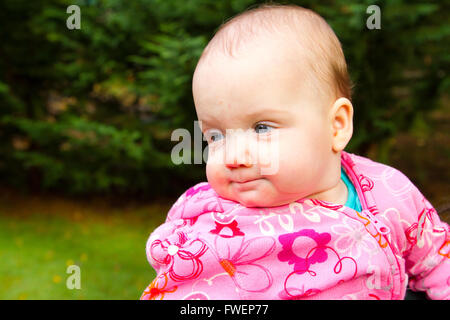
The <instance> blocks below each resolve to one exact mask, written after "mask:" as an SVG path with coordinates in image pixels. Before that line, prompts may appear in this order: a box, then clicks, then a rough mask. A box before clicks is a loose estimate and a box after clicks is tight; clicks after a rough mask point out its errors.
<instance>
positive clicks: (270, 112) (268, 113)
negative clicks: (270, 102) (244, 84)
mask: <svg viewBox="0 0 450 320" xmlns="http://www.w3.org/2000/svg"><path fill="white" fill-rule="evenodd" d="M243 115H244V117H245V120H248V119H252V118H258V117H263V116H264V117H266V118H267V119H261V120H269V119H270V118H271V117H277V116H278V117H280V116H285V117H287V116H289V113H288V112H287V111H285V110H278V109H270V108H267V109H260V110H256V111H254V112H250V113H245V112H243ZM199 120H200V121H201V122H204V123H205V124H210V123H211V122H218V123H220V122H221V119H218V118H216V117H214V116H212V115H208V116H207V117H206V119H199Z"/></svg>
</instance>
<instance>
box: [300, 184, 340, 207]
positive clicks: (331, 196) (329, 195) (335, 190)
mask: <svg viewBox="0 0 450 320" xmlns="http://www.w3.org/2000/svg"><path fill="white" fill-rule="evenodd" d="M307 198H310V199H319V200H323V201H327V202H331V203H334V204H342V205H344V204H345V203H346V202H347V198H348V189H347V186H346V185H345V183H344V181H342V179H339V182H338V183H337V184H336V185H334V186H333V187H332V188H330V189H327V190H324V191H321V192H318V193H314V194H311V195H309V196H308V197H307Z"/></svg>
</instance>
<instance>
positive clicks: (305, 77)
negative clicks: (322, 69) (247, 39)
mask: <svg viewBox="0 0 450 320" xmlns="http://www.w3.org/2000/svg"><path fill="white" fill-rule="evenodd" d="M246 49H247V50H246V51H245V52H241V53H240V54H239V55H238V56H235V57H230V56H227V55H224V54H214V55H211V56H209V57H208V59H205V60H204V61H202V62H201V63H200V64H199V65H198V67H197V69H196V71H195V73H194V78H193V94H194V102H195V105H196V110H197V115H198V117H199V119H200V120H207V119H208V118H215V119H223V120H224V121H225V120H226V119H227V114H229V113H231V114H232V115H233V116H234V117H237V116H239V117H250V116H251V115H255V114H257V113H258V112H269V111H270V112H271V113H273V114H275V113H277V114H281V113H282V112H288V113H289V112H292V108H293V105H297V106H298V107H301V106H299V105H301V104H302V103H311V101H309V102H307V101H308V100H311V98H313V97H314V94H313V90H314V92H315V88H314V87H313V85H312V81H311V80H310V78H311V77H310V72H309V71H308V69H307V67H306V64H305V63H303V61H302V57H301V55H298V54H293V51H292V48H289V46H288V47H286V44H285V43H282V42H280V41H276V40H272V41H270V42H269V41H268V42H265V43H264V44H261V43H255V44H253V46H251V47H250V46H248V48H246Z"/></svg>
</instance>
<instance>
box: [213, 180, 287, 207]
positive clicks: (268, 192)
mask: <svg viewBox="0 0 450 320" xmlns="http://www.w3.org/2000/svg"><path fill="white" fill-rule="evenodd" d="M221 191H222V192H217V191H216V192H217V193H218V194H219V195H220V196H221V197H222V198H225V199H229V200H232V201H235V202H238V203H240V204H241V205H242V206H244V207H247V208H252V207H256V208H258V207H261V208H267V207H277V206H281V205H285V204H289V203H290V202H291V201H287V200H286V199H281V197H280V195H279V194H278V193H277V192H276V190H272V188H269V187H268V186H257V187H255V188H251V189H246V190H239V188H236V187H235V186H233V185H229V186H228V188H226V190H221Z"/></svg>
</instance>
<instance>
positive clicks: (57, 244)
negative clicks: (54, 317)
mask: <svg viewBox="0 0 450 320" xmlns="http://www.w3.org/2000/svg"><path fill="white" fill-rule="evenodd" d="M33 203H34V204H36V203H39V205H37V206H33ZM24 207H25V208H24ZM26 208H28V212H25V213H24V211H26V210H27V209H26ZM46 208H48V209H46ZM97 210H98V209H97V208H89V207H87V208H86V207H81V208H78V207H77V205H74V204H71V205H61V203H60V204H59V205H58V206H56V208H55V206H53V207H52V206H51V205H49V204H48V203H47V204H46V200H40V201H39V199H37V200H34V202H31V203H28V202H24V203H23V204H22V205H20V204H15V205H14V206H11V205H10V204H5V203H0V284H1V285H0V299H138V298H139V297H140V295H141V293H142V292H143V290H144V289H145V287H146V286H147V285H148V284H149V283H150V282H151V281H152V280H153V277H154V276H155V272H154V270H153V268H152V267H151V266H150V265H149V264H148V262H147V259H146V256H145V243H146V241H147V238H148V236H149V234H150V232H151V231H152V230H153V229H154V228H155V227H156V226H157V225H159V224H160V223H161V222H162V221H163V219H164V216H165V214H166V212H167V208H166V207H160V206H156V207H151V206H150V207H145V208H138V209H136V208H134V209H126V210H120V209H116V210H109V209H105V208H103V209H102V210H103V212H100V213H98V212H97ZM102 210H99V211H102ZM58 211H59V212H58ZM72 264H75V265H78V266H79V267H80V270H81V289H72V290H70V289H68V288H67V286H66V280H67V278H68V277H69V276H70V274H67V273H66V271H67V267H68V265H72Z"/></svg>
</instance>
